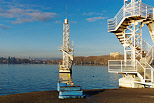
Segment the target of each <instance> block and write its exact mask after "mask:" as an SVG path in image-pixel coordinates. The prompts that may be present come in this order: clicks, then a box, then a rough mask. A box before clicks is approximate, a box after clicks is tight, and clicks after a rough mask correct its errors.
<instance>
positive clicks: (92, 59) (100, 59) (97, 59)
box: [0, 55, 123, 65]
mask: <svg viewBox="0 0 154 103" xmlns="http://www.w3.org/2000/svg"><path fill="white" fill-rule="evenodd" d="M122 58H123V55H121V56H118V57H116V58H111V57H110V55H102V56H88V57H84V56H78V57H74V60H73V65H108V60H110V59H112V60H113V59H122ZM60 62H62V59H53V60H41V59H40V60H39V59H37V60H35V59H31V58H29V59H26V58H15V57H10V56H9V57H8V58H3V57H1V58H0V64H59V63H60Z"/></svg>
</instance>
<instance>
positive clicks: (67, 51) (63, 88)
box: [57, 8, 85, 99]
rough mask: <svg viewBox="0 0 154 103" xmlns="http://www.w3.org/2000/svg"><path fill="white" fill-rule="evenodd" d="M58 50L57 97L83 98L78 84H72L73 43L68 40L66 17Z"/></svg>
mask: <svg viewBox="0 0 154 103" xmlns="http://www.w3.org/2000/svg"><path fill="white" fill-rule="evenodd" d="M58 50H59V51H62V52H63V60H62V64H59V80H58V83H57V91H58V92H59V96H58V98H59V99H66V98H85V95H83V91H82V89H81V87H80V86H74V83H73V81H72V62H73V52H74V45H73V42H72V43H70V41H69V23H68V19H67V8H66V19H65V21H64V24H63V46H58Z"/></svg>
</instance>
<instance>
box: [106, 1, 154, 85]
mask: <svg viewBox="0 0 154 103" xmlns="http://www.w3.org/2000/svg"><path fill="white" fill-rule="evenodd" d="M145 25H147V26H148V29H149V32H150V35H151V38H152V41H153V42H154V7H152V6H149V5H147V4H144V3H142V0H124V5H123V7H122V8H121V9H120V10H119V12H118V13H117V15H116V16H115V17H114V18H112V19H108V32H110V33H114V34H115V35H116V37H117V39H118V40H119V41H120V43H121V44H122V46H123V47H124V60H109V61H108V71H109V72H112V73H119V74H123V78H121V79H119V86H121V87H132V88H140V87H145V86H150V87H154V77H153V75H154V69H153V67H151V66H150V64H151V63H152V61H153V58H154V56H153V54H154V53H153V51H154V46H151V45H149V44H148V43H147V42H146V41H145V40H143V38H142V35H145V34H142V28H143V27H144V26H145Z"/></svg>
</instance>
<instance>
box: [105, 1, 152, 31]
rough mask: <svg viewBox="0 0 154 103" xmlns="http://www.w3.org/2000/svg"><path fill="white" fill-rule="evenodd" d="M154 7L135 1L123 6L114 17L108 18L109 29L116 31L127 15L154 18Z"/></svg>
mask: <svg viewBox="0 0 154 103" xmlns="http://www.w3.org/2000/svg"><path fill="white" fill-rule="evenodd" d="M153 12H154V7H152V6H149V5H147V4H144V3H140V2H138V1H137V2H134V3H133V4H131V3H129V4H128V5H124V6H122V7H121V9H120V10H119V12H118V13H117V14H116V16H115V17H114V18H111V19H108V31H114V30H116V29H117V27H119V26H120V25H121V23H122V21H123V20H124V19H125V18H127V17H133V16H141V17H144V18H151V19H153V18H154V17H153Z"/></svg>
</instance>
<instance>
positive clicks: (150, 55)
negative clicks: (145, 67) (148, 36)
mask: <svg viewBox="0 0 154 103" xmlns="http://www.w3.org/2000/svg"><path fill="white" fill-rule="evenodd" d="M145 58H146V60H145V61H146V62H147V63H148V64H151V63H152V61H153V59H154V45H153V46H151V48H150V49H149V51H148V53H147V54H146V56H145Z"/></svg>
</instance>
